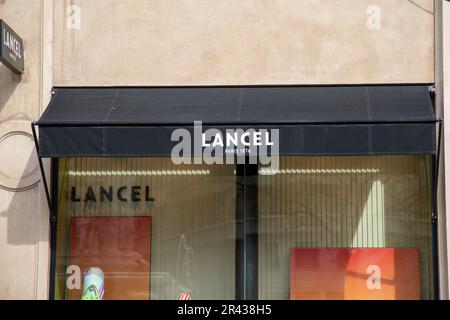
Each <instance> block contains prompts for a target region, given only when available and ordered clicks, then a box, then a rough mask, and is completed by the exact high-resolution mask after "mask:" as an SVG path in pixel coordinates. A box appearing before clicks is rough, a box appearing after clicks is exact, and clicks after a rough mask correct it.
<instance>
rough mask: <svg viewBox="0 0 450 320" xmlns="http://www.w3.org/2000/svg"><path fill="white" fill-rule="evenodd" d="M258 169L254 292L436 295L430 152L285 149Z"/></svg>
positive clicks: (264, 295)
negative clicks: (322, 153)
mask: <svg viewBox="0 0 450 320" xmlns="http://www.w3.org/2000/svg"><path fill="white" fill-rule="evenodd" d="M259 172H260V174H259V186H258V187H259V189H258V190H259V204H258V206H259V298H260V299H290V298H293V297H297V298H298V297H303V298H315V299H327V298H333V299H336V298H337V299H359V298H367V297H369V298H373V299H378V298H383V299H395V298H402V297H403V298H414V297H415V295H414V293H415V292H417V296H418V297H419V298H422V299H431V298H433V267H432V234H431V231H432V227H431V206H430V203H431V202H430V200H431V195H430V177H429V173H430V158H429V157H428V156H365V157H281V159H280V168H279V170H278V171H277V172H276V173H275V174H270V172H268V171H267V170H264V168H262V169H260V171H259ZM306 248H314V249H318V250H310V251H307V250H303V251H302V249H306ZM330 248H341V249H342V250H328V251H327V250H326V249H330ZM348 248H361V249H364V250H348ZM371 248H396V249H395V250H378V251H377V250H370V249H371ZM295 249H298V250H297V251H296V250H295ZM409 249H413V250H412V251H411V250H409ZM414 251H417V255H415V253H414ZM378 257H379V258H378ZM296 259H297V260H296ZM342 259H343V260H342ZM380 259H381V260H380ZM341 260H342V261H341ZM356 261H358V262H356ZM330 264H335V265H334V266H333V267H331V266H330ZM378 267H380V269H377V268H378ZM415 270H417V274H416V272H415ZM416 276H417V278H418V277H420V279H417V281H415V280H416V279H415V277H416ZM336 278H337V279H336ZM298 279H301V280H298ZM311 279H316V282H314V281H312V280H311ZM324 279H328V280H327V281H328V282H327V281H325V280H324ZM408 279H409V280H408ZM297 280H298V281H300V282H296V281H297ZM322 282H324V283H322ZM414 283H415V284H414ZM354 286H361V288H360V289H358V290H359V291H358V292H360V294H359V295H357V294H356V295H355V289H354V288H355V287H354ZM405 288H406V290H405ZM294 291H295V292H296V293H298V295H294V294H293V292H294ZM408 291H409V293H405V292H408Z"/></svg>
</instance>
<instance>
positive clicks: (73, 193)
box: [69, 186, 155, 203]
mask: <svg viewBox="0 0 450 320" xmlns="http://www.w3.org/2000/svg"><path fill="white" fill-rule="evenodd" d="M69 196H70V201H71V202H85V203H89V202H106V201H109V202H113V201H120V202H150V203H152V202H154V201H155V199H154V198H153V197H152V196H151V194H150V187H149V186H145V187H141V186H119V187H117V188H114V187H113V186H100V187H96V188H94V187H92V186H88V187H85V188H83V189H82V190H78V188H77V187H74V186H73V187H71V188H70V195H69Z"/></svg>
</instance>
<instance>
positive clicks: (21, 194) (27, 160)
mask: <svg viewBox="0 0 450 320" xmlns="http://www.w3.org/2000/svg"><path fill="white" fill-rule="evenodd" d="M24 138H29V137H24ZM11 139H14V138H11ZM20 139H23V138H20ZM0 149H2V146H1V143H0ZM3 149H4V148H3ZM0 151H1V150H0ZM14 151H18V152H11V157H10V159H6V160H5V164H6V168H5V166H4V165H2V166H0V220H2V219H5V218H6V241H7V244H8V245H34V244H37V243H39V242H42V241H44V242H45V241H48V238H47V237H48V234H46V233H45V232H44V233H43V232H41V231H40V229H41V226H42V224H43V223H45V222H46V221H48V215H49V213H48V210H45V209H47V207H46V202H43V201H45V198H42V199H40V197H41V190H40V171H39V166H38V162H37V156H36V152H35V150H34V149H32V148H29V147H27V148H20V149H19V150H14ZM1 153H4V152H1ZM25 153H28V155H26V154H25ZM21 156H24V157H23V158H21ZM2 163H3V162H2ZM13 164H18V166H17V167H16V168H11V166H12V165H13ZM8 169H9V170H8ZM11 169H15V170H16V172H15V173H16V175H14V172H13V171H14V170H11ZM7 175H8V176H7ZM15 177H16V179H14V178H15ZM14 180H15V181H14ZM5 182H9V183H10V185H9V186H8V185H5V184H6V183H5ZM12 182H15V184H14V185H11V183H12ZM42 194H43V193H42ZM41 207H43V208H44V210H43V211H41V210H40V208H41Z"/></svg>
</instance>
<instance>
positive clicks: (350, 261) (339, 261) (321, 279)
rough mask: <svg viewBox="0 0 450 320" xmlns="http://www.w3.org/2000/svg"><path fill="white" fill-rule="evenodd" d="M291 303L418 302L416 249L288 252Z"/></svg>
mask: <svg viewBox="0 0 450 320" xmlns="http://www.w3.org/2000/svg"><path fill="white" fill-rule="evenodd" d="M290 276H291V279H290V288H291V291H290V297H291V300H323V299H332V300H415V299H420V273H419V250H418V249H416V248H412V249H409V248H401V249H397V248H382V249H379V248H376V249H375V248H374V249H300V248H295V249H291V272H290Z"/></svg>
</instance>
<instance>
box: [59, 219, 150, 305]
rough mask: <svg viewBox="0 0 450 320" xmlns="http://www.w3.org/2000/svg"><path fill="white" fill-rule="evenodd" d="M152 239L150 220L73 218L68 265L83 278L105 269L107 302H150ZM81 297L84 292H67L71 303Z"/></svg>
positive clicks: (79, 290) (71, 220)
mask: <svg viewBox="0 0 450 320" xmlns="http://www.w3.org/2000/svg"><path fill="white" fill-rule="evenodd" d="M150 238H151V218H150V217H95V218H71V219H70V249H69V250H70V251H69V256H68V263H69V265H72V266H73V265H75V266H79V267H80V270H81V274H82V276H83V274H84V272H85V271H86V270H87V269H88V268H90V267H98V268H100V269H102V270H103V272H104V299H105V300H116V299H137V300H139V299H149V298H150V297H149V294H150ZM81 283H83V282H81ZM81 296H82V290H81V289H72V290H68V292H67V298H68V299H81Z"/></svg>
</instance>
